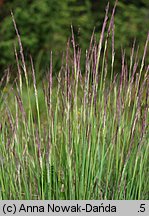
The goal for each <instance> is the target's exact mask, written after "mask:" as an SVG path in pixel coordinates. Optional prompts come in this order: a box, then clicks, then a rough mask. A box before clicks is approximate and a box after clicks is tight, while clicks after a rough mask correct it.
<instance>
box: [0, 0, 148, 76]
mask: <svg viewBox="0 0 149 216" xmlns="http://www.w3.org/2000/svg"><path fill="white" fill-rule="evenodd" d="M114 2H115V0H110V1H109V3H110V8H111V10H112V7H113V5H114ZM107 3H108V1H107V0H63V1H61V0H59V1H58V0H25V1H20V0H11V1H8V0H1V1H0V77H2V75H3V74H4V71H5V70H6V69H8V68H11V71H13V70H15V68H16V63H15V55H14V47H15V46H17V37H16V32H15V29H14V26H13V22H12V17H11V11H13V13H14V17H15V20H16V23H17V27H18V29H19V32H20V35H21V39H22V43H23V47H24V53H25V56H26V61H27V59H28V56H29V55H32V56H33V58H34V62H35V67H36V70H37V71H40V75H42V74H43V73H44V72H45V70H46V69H47V68H48V66H49V58H50V57H49V56H50V51H51V50H52V51H53V56H54V58H53V59H54V63H53V64H54V68H55V71H58V70H59V68H60V65H61V61H62V55H63V51H65V49H66V43H67V40H68V38H69V37H70V36H71V28H70V26H71V25H72V26H73V28H74V32H75V39H76V41H77V45H79V46H80V47H81V49H82V56H84V57H85V51H86V49H87V48H88V44H89V41H90V37H91V34H92V31H93V29H94V28H95V35H96V37H97V40H98V38H99V36H100V32H101V27H102V23H103V19H104V14H105V7H106V5H107ZM148 29H149V1H148V0H137V1H136V0H119V3H118V6H117V11H116V16H115V50H116V52H115V53H116V58H115V59H116V61H115V64H116V67H117V68H118V67H119V65H120V66H121V64H119V61H120V62H121V48H125V51H126V56H127V57H129V55H130V53H131V47H132V44H133V42H134V40H136V45H137V46H138V47H139V52H140V53H143V47H144V43H145V40H146V36H147V32H148ZM137 46H136V47H137ZM140 56H141V55H140ZM128 59H129V58H128ZM82 62H84V61H82Z"/></svg>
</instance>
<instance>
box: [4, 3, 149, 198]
mask: <svg viewBox="0 0 149 216" xmlns="http://www.w3.org/2000/svg"><path fill="white" fill-rule="evenodd" d="M114 13H115V7H114V9H113V13H112V16H111V19H110V21H109V22H108V6H107V8H106V15H105V19H104V22H103V28H102V32H101V36H100V41H99V43H97V42H96V40H95V36H94V33H93V35H92V37H91V42H90V46H89V49H88V51H86V62H85V70H84V73H82V69H81V66H80V65H81V64H80V63H81V50H80V49H79V48H77V49H76V44H75V39H74V34H73V29H72V47H73V56H72V49H71V47H70V41H68V43H67V49H66V55H65V58H64V59H63V63H62V67H61V70H60V72H59V73H58V75H57V77H55V76H53V70H54V69H53V67H52V52H51V57H50V68H49V71H48V73H47V77H46V79H45V78H44V79H43V80H42V85H41V84H40V85H38V83H37V82H36V72H35V70H34V64H33V60H32V58H31V68H30V69H28V68H27V66H26V63H25V60H24V54H23V47H22V43H21V38H20V36H19V33H18V31H17V27H16V24H15V21H14V18H13V21H14V25H15V29H16V33H17V35H18V41H19V45H20V59H19V58H18V54H17V51H15V54H16V62H17V67H18V77H17V79H16V80H14V82H13V83H11V84H9V83H8V82H7V81H8V78H9V75H8V74H6V77H4V78H3V79H2V80H1V83H0V84H1V89H2V90H1V98H0V112H1V115H0V199H86V200H87V199H127V200H128V199H148V197H149V186H148V185H149V181H148V180H149V179H148V165H149V136H148V133H147V131H148V119H149V114H148V104H149V103H148V100H149V92H148V91H149V88H148V84H149V75H148V71H149V66H147V67H146V66H145V58H146V54H147V45H148V41H149V35H148V37H147V41H146V44H145V49H144V54H143V58H142V61H141V63H140V61H139V57H138V54H137V52H135V44H134V46H133V48H132V54H131V59H130V65H128V64H127V60H126V59H125V52H124V50H122V62H121V71H120V72H118V73H116V72H115V70H114V59H115V51H114ZM107 24H109V27H108V30H107V35H106V33H105V30H106V26H107ZM110 38H112V44H111V48H112V49H111V51H112V52H111V62H110V63H109V61H108V57H107V53H108V52H110V51H109V50H110V49H109V48H108V45H109V40H110ZM108 74H110V78H109V76H108ZM5 80H6V84H5V85H4V82H5ZM4 86H5V87H4ZM2 87H3V88H2Z"/></svg>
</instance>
